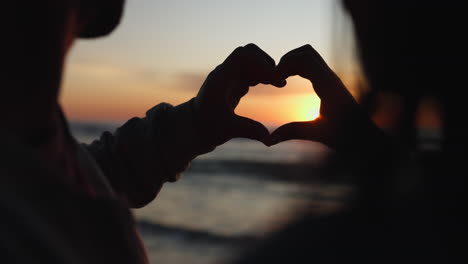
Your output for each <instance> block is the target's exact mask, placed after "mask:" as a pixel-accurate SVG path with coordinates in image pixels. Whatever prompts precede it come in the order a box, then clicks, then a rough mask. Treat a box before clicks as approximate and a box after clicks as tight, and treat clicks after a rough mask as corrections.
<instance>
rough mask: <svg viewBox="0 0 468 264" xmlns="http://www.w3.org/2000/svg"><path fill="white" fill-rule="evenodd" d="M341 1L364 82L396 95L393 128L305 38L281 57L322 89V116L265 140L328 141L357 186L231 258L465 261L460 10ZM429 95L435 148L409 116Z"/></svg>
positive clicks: (286, 69)
mask: <svg viewBox="0 0 468 264" xmlns="http://www.w3.org/2000/svg"><path fill="white" fill-rule="evenodd" d="M343 2H344V6H345V7H346V9H347V11H348V12H349V13H350V15H351V18H352V21H353V23H354V27H355V33H356V38H357V41H358V43H357V44H358V48H359V54H360V55H361V61H362V64H363V66H364V71H365V74H366V76H367V78H368V80H369V82H370V86H371V88H372V89H373V90H374V91H375V92H382V91H385V92H392V93H394V94H396V95H398V96H400V97H401V98H402V100H403V104H402V106H403V112H402V117H401V118H402V119H400V120H399V123H398V125H397V126H396V127H394V129H396V130H395V131H394V134H393V135H392V136H391V137H390V136H389V135H387V134H385V133H384V132H383V131H382V130H380V129H379V128H378V127H377V126H376V125H375V124H374V123H373V122H372V121H371V118H370V117H369V116H368V114H367V113H366V112H365V111H364V109H363V108H362V107H361V106H360V105H358V104H357V103H356V101H355V100H354V99H353V97H352V96H351V95H350V94H349V92H348V91H347V89H346V87H345V86H344V85H343V83H342V82H341V81H340V79H339V78H338V77H337V76H336V74H335V73H334V72H333V71H332V70H331V69H330V68H329V67H328V66H327V64H326V63H325V62H324V60H323V59H322V58H321V57H320V55H319V54H318V53H317V52H316V51H315V50H314V49H313V48H312V47H311V46H310V45H306V46H303V47H301V48H298V49H296V50H293V51H291V52H289V53H288V54H286V55H284V56H283V57H282V59H281V60H280V62H279V64H278V66H277V67H278V70H279V72H280V74H281V75H282V77H288V76H293V75H300V76H302V77H304V78H306V79H309V80H310V81H311V82H312V83H313V87H314V90H315V91H316V93H317V95H318V96H319V97H320V98H321V110H320V117H319V118H318V119H317V120H314V121H310V122H293V123H289V124H286V125H283V126H281V127H280V128H278V129H277V130H276V131H274V132H273V134H272V137H271V139H270V142H269V144H271V145H272V144H277V143H279V142H282V141H286V140H290V139H304V140H311V141H318V142H322V143H324V144H325V145H327V146H329V147H331V148H333V149H335V150H336V155H337V156H338V159H339V160H348V161H349V162H348V163H346V164H351V166H349V167H347V168H348V169H349V170H350V173H351V174H352V175H353V179H352V183H353V184H355V186H356V188H357V195H356V196H355V198H354V200H352V201H348V203H347V208H346V209H345V210H343V211H340V212H337V213H333V214H329V215H314V214H313V213H311V214H310V215H307V216H304V217H302V218H299V219H298V220H297V221H296V222H295V223H292V224H290V225H288V226H286V227H285V228H284V229H283V230H280V231H279V232H277V233H275V234H273V235H272V236H271V237H270V238H268V239H266V240H265V241H263V242H262V243H260V245H258V247H255V248H252V249H251V250H248V252H247V253H246V254H245V255H244V256H243V257H241V258H240V259H239V260H238V261H237V262H236V263H242V264H246V263H269V264H273V263H363V262H365V263H461V262H465V261H466V260H465V261H463V259H466V258H465V255H466V252H465V249H464V242H463V241H464V237H465V235H464V230H465V226H466V222H465V221H464V219H465V217H464V216H463V215H464V213H465V211H466V206H465V202H464V200H465V199H464V197H465V195H464V192H465V186H466V175H467V172H466V171H467V168H466V158H467V155H466V154H467V150H468V148H467V147H468V146H467V136H468V133H467V132H468V131H467V130H468V128H467V126H466V124H465V120H466V113H467V110H466V103H464V101H465V100H466V98H465V97H463V96H460V93H461V89H463V88H462V86H463V85H464V82H462V81H461V78H460V77H461V76H462V75H460V74H459V69H460V68H459V67H462V66H461V64H460V62H459V56H460V52H461V49H459V48H458V46H457V45H458V43H457V42H458V40H457V38H456V37H457V36H458V35H459V34H460V31H458V29H459V26H460V24H459V21H458V20H459V18H460V17H461V16H460V14H459V12H457V7H454V6H451V5H449V4H448V3H445V2H437V3H432V1H390V0H389V1H371V0H344V1H343ZM461 10H463V9H458V11H461ZM425 95H435V96H436V98H437V99H438V100H439V102H440V103H441V105H442V113H441V114H442V119H443V120H442V121H443V125H442V135H441V137H442V146H441V149H440V150H436V151H427V152H424V151H421V150H420V149H418V148H416V147H415V146H416V142H415V140H416V135H417V130H416V126H415V123H414V122H415V120H414V119H415V118H414V117H415V115H416V108H417V103H418V101H419V100H420V99H421V98H422V97H423V96H425ZM334 164H341V163H334ZM330 176H331V175H330Z"/></svg>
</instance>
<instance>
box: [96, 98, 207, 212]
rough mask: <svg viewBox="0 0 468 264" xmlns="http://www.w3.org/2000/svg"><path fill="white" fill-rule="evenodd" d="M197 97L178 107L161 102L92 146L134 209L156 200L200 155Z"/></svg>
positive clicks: (108, 175) (103, 168)
mask: <svg viewBox="0 0 468 264" xmlns="http://www.w3.org/2000/svg"><path fill="white" fill-rule="evenodd" d="M199 134H200V133H199V132H198V131H197V129H196V126H195V116H194V111H193V99H192V100H190V101H188V102H186V103H184V104H181V105H179V106H176V107H173V106H172V105H170V104H167V103H161V104H159V105H157V106H155V107H153V108H152V109H150V110H148V111H147V112H146V116H145V117H143V118H136V117H135V118H132V119H130V120H129V121H127V122H126V123H125V124H124V125H123V126H121V127H119V128H117V130H116V131H115V132H114V133H111V132H104V133H103V134H102V135H101V137H100V139H98V140H95V141H94V142H92V143H91V144H90V145H88V146H87V149H88V151H89V152H90V153H91V155H92V156H93V157H94V159H95V160H96V162H97V163H98V164H99V166H100V168H101V169H102V171H103V172H104V174H105V175H106V177H107V178H108V180H109V182H110V184H111V186H112V188H113V189H114V191H115V193H116V194H117V196H118V197H119V198H120V199H121V200H123V201H125V202H127V203H128V205H129V206H130V207H134V208H139V207H143V206H144V205H146V204H148V203H149V202H151V201H152V200H153V199H154V198H155V197H156V195H157V194H158V192H159V190H160V189H161V187H162V185H163V184H164V183H165V182H174V181H176V180H177V179H179V177H180V174H181V173H182V172H183V171H184V170H186V169H187V167H188V166H189V163H190V161H191V160H192V159H193V158H195V157H196V156H197V155H198V154H200V153H203V152H204V153H206V152H208V151H211V150H212V148H209V149H207V150H206V151H204V150H201V148H200V147H199V146H197V142H198V141H197V137H198V135H199Z"/></svg>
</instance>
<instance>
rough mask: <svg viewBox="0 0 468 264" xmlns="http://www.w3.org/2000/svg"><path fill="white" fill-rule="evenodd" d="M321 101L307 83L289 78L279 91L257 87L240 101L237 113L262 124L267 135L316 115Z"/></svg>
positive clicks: (308, 119)
mask: <svg viewBox="0 0 468 264" xmlns="http://www.w3.org/2000/svg"><path fill="white" fill-rule="evenodd" d="M319 112H320V98H319V97H318V96H317V94H315V92H314V90H313V88H312V84H311V82H310V81H309V80H307V79H304V78H301V77H299V76H293V77H289V78H288V79H287V85H286V86H285V87H282V88H277V87H273V86H272V85H264V84H259V85H257V86H255V87H251V89H250V91H249V94H248V95H247V96H245V97H243V98H242V100H241V102H240V104H239V105H238V106H237V108H236V114H238V115H240V116H245V117H249V118H251V119H254V120H257V121H259V122H261V123H262V124H264V125H265V126H266V127H267V128H268V129H269V131H270V132H272V131H273V130H274V129H275V128H277V127H278V126H280V125H283V124H286V123H289V122H292V121H310V120H313V119H315V118H317V117H318V116H319Z"/></svg>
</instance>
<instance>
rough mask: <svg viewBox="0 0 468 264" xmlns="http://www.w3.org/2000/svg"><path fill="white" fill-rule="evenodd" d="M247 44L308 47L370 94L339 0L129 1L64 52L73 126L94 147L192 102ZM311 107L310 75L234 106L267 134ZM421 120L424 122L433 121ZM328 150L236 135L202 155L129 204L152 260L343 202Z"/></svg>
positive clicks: (65, 93)
mask: <svg viewBox="0 0 468 264" xmlns="http://www.w3.org/2000/svg"><path fill="white" fill-rule="evenodd" d="M248 43H255V44H257V45H258V46H259V47H260V48H262V49H263V50H264V51H266V52H267V53H268V54H270V56H272V57H273V58H274V59H275V61H276V62H278V61H279V59H280V58H281V56H282V55H284V54H285V53H287V52H288V51H289V50H292V49H294V48H297V47H300V46H302V45H304V44H311V45H312V46H313V47H314V48H315V49H316V50H317V51H318V52H319V53H320V54H321V55H322V56H323V58H324V59H325V60H326V61H327V62H328V63H329V64H330V66H331V67H332V68H333V69H334V70H335V71H336V72H337V73H338V75H339V76H340V77H341V78H342V80H343V81H344V82H345V84H346V85H347V87H348V89H349V90H350V91H351V93H352V94H353V96H355V97H356V99H358V100H360V98H361V97H362V95H364V94H366V92H367V91H368V88H367V85H366V81H365V79H364V78H363V75H362V72H361V69H360V67H359V62H358V60H357V59H356V57H357V56H356V54H355V52H354V39H353V32H352V28H351V25H350V22H349V19H348V17H347V16H346V14H345V12H344V11H343V9H342V7H341V3H340V1H338V0H290V1H274V0H265V1H260V0H238V1H224V0H200V1H192V0H171V1H160V0H139V1H127V5H126V9H125V14H124V17H123V20H122V23H121V25H120V26H119V27H118V28H117V30H116V31H115V32H114V33H113V34H112V35H111V36H109V37H106V38H102V39H97V40H86V41H85V40H81V41H79V42H78V43H76V44H75V47H74V48H73V50H72V52H71V55H70V56H69V58H68V62H67V66H66V73H65V79H64V87H63V89H62V94H61V99H60V100H61V103H62V106H63V108H64V110H65V113H66V115H67V117H68V119H69V120H71V128H72V132H73V133H74V135H75V136H76V137H77V139H78V140H79V141H81V142H85V143H90V142H91V141H92V140H93V139H96V138H98V137H99V135H100V134H101V133H102V132H103V131H105V130H108V131H113V130H114V129H115V128H116V127H118V126H119V125H121V124H123V122H125V121H126V120H128V119H130V118H131V117H134V116H144V114H145V112H146V110H148V109H150V108H151V107H153V106H154V105H156V104H158V103H161V102H167V103H171V104H173V105H177V104H180V103H183V102H185V101H187V100H189V99H191V98H192V97H194V96H195V95H196V93H197V91H198V89H199V88H200V86H201V84H202V83H203V81H204V79H205V77H206V76H207V74H208V73H209V72H210V71H211V70H212V69H214V68H215V67H216V66H217V65H219V64H220V63H222V62H223V60H224V59H225V58H226V57H227V56H228V55H229V54H230V53H231V52H232V51H233V50H234V49H235V48H236V47H238V46H243V45H246V44H248ZM428 105H430V104H428ZM319 107H320V100H319V99H318V97H317V96H316V95H315V93H314V91H313V88H312V85H311V84H310V82H309V81H306V80H304V79H301V78H297V77H292V78H289V79H288V85H287V86H286V87H285V88H283V89H278V88H275V87H272V86H266V85H259V86H257V87H254V88H252V89H251V90H250V93H249V94H248V95H247V96H245V97H244V98H243V99H242V101H241V103H240V105H239V107H238V109H237V110H236V112H237V113H238V114H239V115H243V116H247V117H250V118H254V119H256V120H258V121H260V122H262V123H264V124H265V125H266V126H267V127H268V128H269V129H271V130H273V129H274V128H275V127H278V126H280V125H281V124H284V123H287V122H291V121H304V120H312V119H314V118H316V117H317V115H318V112H319ZM392 107H395V104H391V106H390V108H389V109H384V110H383V111H384V114H388V113H391V112H392V111H396V110H394V109H392ZM427 109H429V110H426V112H431V111H432V112H434V111H433V109H434V107H427ZM379 113H380V114H381V115H382V113H381V112H377V114H376V116H378V114H379ZM428 116H429V117H424V118H422V119H421V120H422V121H421V122H422V123H423V124H424V126H426V127H433V124H434V123H436V121H434V118H433V116H434V114H432V115H428ZM384 123H385V120H383V121H382V122H381V123H380V124H384ZM430 131H432V132H433V131H434V130H430ZM432 132H428V133H426V134H428V135H433V134H434V133H432ZM431 133H432V134H431ZM433 145H434V144H432V145H430V147H434V146H433ZM330 152H331V150H329V149H327V148H326V147H325V146H323V145H321V144H319V143H313V142H303V141H290V142H285V143H281V144H279V145H277V146H274V147H271V148H267V147H265V146H263V145H262V144H261V143H258V142H254V141H249V140H243V139H234V140H231V141H229V142H228V143H226V144H225V145H223V146H221V147H219V148H217V149H216V150H215V151H214V152H212V153H209V154H206V155H203V156H200V157H198V158H197V159H196V160H194V161H193V163H192V166H191V167H190V169H189V170H188V171H187V172H186V173H185V174H184V176H183V178H182V179H181V180H180V181H179V182H177V183H170V184H166V185H165V187H164V188H163V190H162V191H161V193H160V194H159V197H158V198H157V199H156V200H155V201H154V202H152V203H151V204H150V205H148V206H147V207H145V208H143V209H138V210H135V211H134V212H135V215H136V217H137V220H138V223H139V225H138V226H139V228H140V231H141V234H142V236H143V239H144V242H145V245H146V247H147V249H148V253H149V256H150V260H151V262H152V263H172V264H174V263H220V262H223V261H226V260H229V259H230V258H232V257H233V256H236V254H239V252H240V251H242V250H243V249H245V248H246V246H248V245H250V243H255V242H256V241H258V240H259V239H262V238H263V237H265V236H267V235H268V234H269V233H271V232H273V231H274V230H276V229H277V228H279V227H281V226H282V225H284V224H285V223H287V222H289V221H293V219H294V218H296V217H298V216H300V215H301V214H302V213H304V212H305V211H308V210H314V211H315V212H318V213H329V212H333V211H336V210H340V208H342V206H343V204H344V203H343V201H345V200H346V198H347V197H348V196H349V195H351V194H352V191H353V188H352V186H350V185H349V184H348V183H347V181H346V175H341V176H338V177H334V178H333V179H324V178H323V177H320V174H321V171H320V167H321V165H322V163H323V161H324V160H325V159H326V157H327V155H328V154H329V153H330Z"/></svg>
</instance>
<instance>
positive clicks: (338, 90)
mask: <svg viewBox="0 0 468 264" xmlns="http://www.w3.org/2000/svg"><path fill="white" fill-rule="evenodd" d="M277 68H278V71H279V74H280V76H281V77H282V78H287V77H289V76H294V75H299V76H301V77H303V78H306V79H308V80H310V81H311V82H312V83H313V85H314V90H315V91H316V93H317V95H318V96H319V97H320V98H321V99H325V100H328V101H330V100H331V99H333V98H335V97H336V96H339V95H343V96H348V93H347V90H346V88H344V85H343V84H342V82H341V80H340V79H339V78H338V76H337V75H336V74H335V73H334V72H333V71H332V70H331V69H330V67H329V66H328V65H327V64H326V62H325V61H324V60H323V58H322V57H321V56H320V54H319V53H318V52H317V51H316V50H314V49H313V48H312V46H310V45H305V46H302V47H300V48H297V49H295V50H292V51H290V52H288V53H287V54H286V55H284V56H283V57H282V58H281V60H280V62H279V63H278V66H277ZM343 88H344V89H343Z"/></svg>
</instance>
